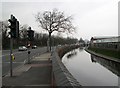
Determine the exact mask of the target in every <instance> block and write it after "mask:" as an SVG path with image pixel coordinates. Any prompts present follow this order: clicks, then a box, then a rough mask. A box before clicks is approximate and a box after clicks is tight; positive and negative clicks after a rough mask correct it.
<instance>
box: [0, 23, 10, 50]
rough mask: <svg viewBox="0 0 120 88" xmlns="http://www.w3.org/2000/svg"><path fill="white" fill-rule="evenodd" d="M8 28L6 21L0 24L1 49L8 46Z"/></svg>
mask: <svg viewBox="0 0 120 88" xmlns="http://www.w3.org/2000/svg"><path fill="white" fill-rule="evenodd" d="M8 26H9V24H8V21H1V22H0V27H1V29H0V31H1V33H2V48H3V49H7V48H9V44H10V43H9V42H10V40H9V35H8V34H9V33H8V30H10V29H9V27H8Z"/></svg>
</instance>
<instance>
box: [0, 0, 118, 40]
mask: <svg viewBox="0 0 120 88" xmlns="http://www.w3.org/2000/svg"><path fill="white" fill-rule="evenodd" d="M9 1H10V0H9ZM15 1H16V0H11V2H8V0H4V2H2V20H7V19H9V18H10V14H14V15H15V16H16V18H17V19H18V20H19V21H20V24H28V25H30V26H31V27H32V29H33V30H36V31H38V32H41V31H42V29H40V28H38V23H37V22H36V21H35V17H34V16H35V14H37V12H40V11H45V10H52V9H53V8H58V10H60V11H64V12H65V14H66V15H72V16H73V18H74V19H73V23H74V25H75V26H76V27H77V29H76V33H75V34H73V36H74V37H77V38H78V39H79V38H80V37H82V38H83V39H90V38H91V37H92V36H116V35H118V0H69V1H68V0H51V2H50V1H48V0H41V1H39V2H38V0H36V1H37V2H35V1H34V0H29V2H28V1H27V0H24V1H26V2H23V1H20V2H15ZM0 19H1V18H0Z"/></svg>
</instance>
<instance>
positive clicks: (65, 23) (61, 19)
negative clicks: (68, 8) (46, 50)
mask: <svg viewBox="0 0 120 88" xmlns="http://www.w3.org/2000/svg"><path fill="white" fill-rule="evenodd" d="M36 20H37V22H39V24H40V26H41V27H42V28H43V29H45V30H46V31H48V33H49V39H48V40H49V44H50V50H51V42H50V41H51V34H52V33H53V32H54V31H57V32H68V33H71V32H73V31H74V30H75V27H74V26H73V24H72V17H71V16H67V17H66V16H65V14H64V12H60V11H58V10H57V9H54V10H53V11H44V12H43V13H40V12H38V13H37V15H36Z"/></svg>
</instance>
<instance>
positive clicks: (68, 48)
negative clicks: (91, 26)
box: [57, 45, 80, 58]
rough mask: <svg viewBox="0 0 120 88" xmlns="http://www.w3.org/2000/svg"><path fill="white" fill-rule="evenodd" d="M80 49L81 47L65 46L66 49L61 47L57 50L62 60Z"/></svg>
mask: <svg viewBox="0 0 120 88" xmlns="http://www.w3.org/2000/svg"><path fill="white" fill-rule="evenodd" d="M78 47H80V46H79V45H73V46H64V47H60V48H58V49H57V52H58V55H59V57H60V58H62V57H63V56H64V55H65V54H66V53H67V52H69V51H71V50H74V49H77V48H78Z"/></svg>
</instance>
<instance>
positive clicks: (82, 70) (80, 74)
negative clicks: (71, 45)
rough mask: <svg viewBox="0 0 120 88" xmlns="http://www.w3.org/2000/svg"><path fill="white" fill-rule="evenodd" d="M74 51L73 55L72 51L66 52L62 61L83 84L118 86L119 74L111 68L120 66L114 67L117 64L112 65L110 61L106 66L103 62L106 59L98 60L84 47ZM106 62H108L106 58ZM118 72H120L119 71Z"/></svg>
mask: <svg viewBox="0 0 120 88" xmlns="http://www.w3.org/2000/svg"><path fill="white" fill-rule="evenodd" d="M72 53H74V54H73V56H71V57H69V56H70V54H71V52H68V53H67V54H65V55H64V56H63V58H62V62H63V63H64V65H65V66H66V68H67V69H68V70H69V72H70V73H71V74H72V75H73V76H74V77H75V78H76V79H77V81H78V82H79V83H80V84H81V85H82V86H106V87H105V88H114V87H113V86H115V87H116V88H117V86H118V78H119V76H117V75H116V74H114V73H113V72H112V71H111V70H109V69H111V68H112V70H113V71H117V70H118V68H114V65H115V64H113V67H110V66H109V64H110V63H112V62H110V63H109V64H107V65H108V66H106V67H104V65H102V64H101V63H103V61H104V60H102V61H101V60H98V58H97V57H93V55H91V54H89V53H88V52H86V51H85V50H84V49H76V50H74V51H72ZM91 57H93V58H91ZM99 59H103V58H99ZM93 60H94V61H93ZM105 62H106V63H107V61H106V60H105ZM104 64H105V63H104ZM118 66H119V64H118ZM107 67H110V68H109V69H108V68H107ZM116 73H118V74H119V72H116ZM110 86H111V87H110ZM98 88H99V87H98Z"/></svg>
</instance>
